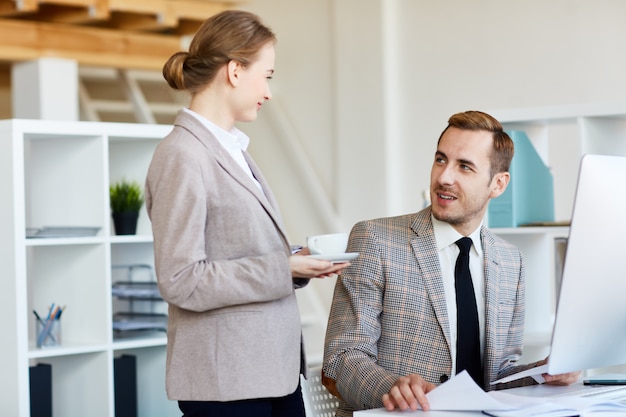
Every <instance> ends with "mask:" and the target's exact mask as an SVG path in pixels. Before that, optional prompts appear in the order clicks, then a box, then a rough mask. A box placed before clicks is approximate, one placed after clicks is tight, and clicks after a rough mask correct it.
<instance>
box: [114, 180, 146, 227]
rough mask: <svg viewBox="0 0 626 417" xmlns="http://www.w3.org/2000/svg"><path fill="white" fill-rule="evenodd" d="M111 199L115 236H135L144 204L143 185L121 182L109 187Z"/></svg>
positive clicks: (133, 182)
mask: <svg viewBox="0 0 626 417" xmlns="http://www.w3.org/2000/svg"><path fill="white" fill-rule="evenodd" d="M109 199H110V203H111V216H112V217H113V226H114V227H115V234H118V235H134V234H135V233H136V232H137V219H138V217H139V210H140V209H141V206H143V202H144V196H143V189H142V187H141V185H140V184H139V183H138V182H136V181H127V180H121V181H119V182H117V183H115V184H112V185H111V186H110V187H109Z"/></svg>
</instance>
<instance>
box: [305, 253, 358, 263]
mask: <svg viewBox="0 0 626 417" xmlns="http://www.w3.org/2000/svg"><path fill="white" fill-rule="evenodd" d="M307 256H309V257H311V258H315V259H323V260H325V261H332V262H334V263H340V262H348V261H349V260H351V259H354V258H356V257H357V256H359V253H358V252H347V253H335V254H329V255H307Z"/></svg>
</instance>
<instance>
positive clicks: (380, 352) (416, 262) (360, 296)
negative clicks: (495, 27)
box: [323, 111, 579, 417]
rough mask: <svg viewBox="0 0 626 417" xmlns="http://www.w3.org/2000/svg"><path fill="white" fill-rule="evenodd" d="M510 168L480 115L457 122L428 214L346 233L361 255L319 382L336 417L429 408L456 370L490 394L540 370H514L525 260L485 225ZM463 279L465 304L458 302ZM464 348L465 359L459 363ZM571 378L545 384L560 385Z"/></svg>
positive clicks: (345, 280) (444, 142)
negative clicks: (464, 254)
mask: <svg viewBox="0 0 626 417" xmlns="http://www.w3.org/2000/svg"><path fill="white" fill-rule="evenodd" d="M512 158H513V142H512V140H511V138H510V137H509V136H508V135H507V134H506V133H505V132H504V131H503V129H502V126H501V124H500V123H499V122H498V121H497V120H495V119H494V118H493V117H491V116H490V115H488V114H485V113H482V112H478V111H468V112H464V113H459V114H455V115H453V116H452V117H451V118H450V119H449V121H448V126H447V127H446V129H445V130H444V131H443V133H442V134H441V136H440V137H439V142H438V145H437V151H436V152H435V160H434V162H433V166H432V170H431V184H430V197H431V201H432V205H431V206H430V207H428V208H426V209H424V210H422V211H420V212H418V213H413V214H408V215H404V216H398V217H391V218H382V219H376V220H370V221H364V222H360V223H357V224H356V225H355V226H354V228H353V229H352V232H351V234H350V242H349V244H348V251H350V252H359V253H360V255H359V257H358V258H357V259H355V260H354V261H352V266H350V267H348V268H347V269H345V270H344V272H343V274H342V276H341V277H340V279H338V281H337V284H336V287H335V293H334V299H333V304H332V308H331V312H330V317H329V322H328V331H327V334H326V342H325V352H324V366H323V372H324V378H323V380H324V384H325V385H326V387H327V388H328V389H329V390H330V391H331V392H332V393H333V394H334V395H336V396H337V397H339V398H340V400H341V403H340V407H339V410H338V412H337V416H338V417H345V416H351V415H352V411H353V410H361V409H368V408H376V407H381V406H385V408H387V409H388V410H393V409H401V410H405V409H408V408H410V409H412V410H415V409H417V408H420V407H421V408H422V409H424V410H428V408H429V404H428V401H427V399H426V397H425V394H426V393H428V392H429V391H431V390H432V389H433V388H435V386H436V384H439V383H442V382H445V381H446V380H447V379H449V378H450V377H451V376H452V375H455V374H456V373H459V372H460V371H462V370H467V371H468V372H469V373H470V375H471V376H472V377H473V378H474V380H476V381H477V383H478V384H479V385H480V386H482V388H483V389H485V390H490V389H493V388H494V387H493V386H492V385H490V382H492V381H495V380H497V379H499V378H502V377H504V376H507V375H510V374H513V373H515V372H519V371H522V370H524V369H528V368H532V367H535V366H538V365H541V364H544V363H545V360H544V361H540V362H538V363H535V364H531V365H518V363H517V361H518V359H519V357H520V356H521V353H522V342H523V333H524V328H523V324H524V323H523V321H524V264H523V260H522V255H521V253H520V251H519V250H518V249H517V248H516V247H515V246H513V245H511V244H509V243H507V242H505V241H504V240H502V239H500V238H499V237H497V236H495V235H494V234H492V233H491V232H490V231H489V230H487V229H486V228H485V227H483V225H482V221H483V217H484V215H485V211H486V210H487V206H488V202H489V200H490V199H491V198H495V197H498V196H499V195H501V194H502V193H503V192H504V191H505V189H506V187H507V185H508V183H509V179H510V174H509V172H508V171H509V165H510V163H511V159H512ZM463 237H469V238H471V239H472V240H471V241H468V242H469V244H468V247H469V263H466V267H465V271H466V272H465V275H463V272H459V274H461V275H460V276H459V277H455V276H456V274H457V268H459V271H463V268H462V267H457V266H456V262H457V256H458V255H459V252H460V246H461V245H460V244H456V242H457V240H459V241H460V239H461V238H463ZM463 240H467V239H463ZM466 262H467V261H466ZM468 267H469V270H468ZM463 276H466V277H467V280H469V281H467V280H466V284H467V282H469V291H470V294H471V295H469V296H468V295H467V293H461V292H459V294H457V289H456V286H457V285H459V286H460V285H461V284H458V283H457V281H458V282H461V280H462V277H463ZM458 291H461V290H458ZM457 296H458V297H459V298H458V300H459V303H457ZM468 301H471V302H470V303H469V305H471V307H472V308H473V310H471V312H467V311H466V310H465V308H466V307H465V305H466V304H468ZM457 307H458V308H457ZM457 314H458V317H457ZM468 318H470V320H469V322H470V323H471V324H468V323H466V322H465V320H467V319H468ZM457 324H458V325H459V327H458V328H457ZM468 328H470V329H471V331H468ZM466 333H468V334H469V335H468V336H465V334H466ZM457 339H458V340H457ZM457 342H458V343H459V345H457ZM468 343H469V345H470V346H473V347H468ZM472 349H474V351H475V353H474V356H473V357H471V358H469V359H467V358H466V357H464V356H463V355H467V353H468V352H470V351H471V350H472ZM578 375H579V373H571V374H564V375H556V376H552V375H544V377H545V380H546V382H547V383H551V384H559V385H563V384H570V383H573V382H574V381H576V380H577V379H578ZM533 383H535V382H534V380H533V379H532V378H525V379H521V380H518V381H515V382H513V383H509V384H508V385H506V386H498V388H503V387H512V386H519V385H528V384H533Z"/></svg>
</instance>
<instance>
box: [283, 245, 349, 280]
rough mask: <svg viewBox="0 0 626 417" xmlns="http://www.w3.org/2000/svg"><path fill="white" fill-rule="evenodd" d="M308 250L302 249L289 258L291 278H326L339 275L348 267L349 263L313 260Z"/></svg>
mask: <svg viewBox="0 0 626 417" xmlns="http://www.w3.org/2000/svg"><path fill="white" fill-rule="evenodd" d="M310 254H311V252H309V248H303V249H302V250H301V251H300V252H298V253H296V254H294V255H291V256H290V257H289V266H290V267H291V276H292V277H294V278H326V277H332V276H334V275H336V274H338V273H340V272H341V271H342V270H343V269H344V268H346V267H348V266H350V262H341V263H333V262H331V261H325V260H323V259H315V258H311V257H309V256H306V255H310Z"/></svg>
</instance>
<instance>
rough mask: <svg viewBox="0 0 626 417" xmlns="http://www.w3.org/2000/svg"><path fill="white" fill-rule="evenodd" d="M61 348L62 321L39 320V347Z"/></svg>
mask: <svg viewBox="0 0 626 417" xmlns="http://www.w3.org/2000/svg"><path fill="white" fill-rule="evenodd" d="M54 346H61V320H58V319H50V320H37V347H38V348H48V347H54Z"/></svg>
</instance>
